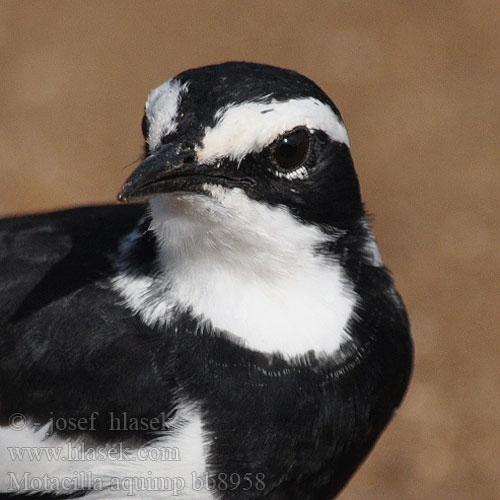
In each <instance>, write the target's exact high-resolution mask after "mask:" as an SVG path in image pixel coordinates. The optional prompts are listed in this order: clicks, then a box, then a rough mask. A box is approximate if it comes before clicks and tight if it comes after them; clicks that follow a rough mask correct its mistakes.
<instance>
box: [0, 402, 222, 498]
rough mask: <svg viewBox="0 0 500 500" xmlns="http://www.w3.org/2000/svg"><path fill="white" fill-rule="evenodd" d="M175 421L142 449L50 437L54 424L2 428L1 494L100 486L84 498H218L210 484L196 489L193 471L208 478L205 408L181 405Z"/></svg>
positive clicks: (54, 491) (0, 431)
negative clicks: (168, 431) (213, 493)
mask: <svg viewBox="0 0 500 500" xmlns="http://www.w3.org/2000/svg"><path fill="white" fill-rule="evenodd" d="M171 424H172V425H171V429H172V432H171V434H169V435H161V434H159V435H158V437H157V438H156V439H155V440H153V441H151V442H150V443H148V444H147V445H146V446H144V447H142V448H137V447H132V446H129V445H128V444H127V443H126V442H124V443H121V444H120V443H108V444H106V445H104V446H98V445H96V444H95V443H94V442H85V441H84V440H83V439H77V440H74V439H73V440H71V439H62V438H61V437H59V436H57V435H55V434H52V435H50V436H47V431H48V428H49V425H50V424H48V425H47V426H45V427H43V428H28V427H26V428H24V429H23V430H14V429H11V428H8V427H2V428H1V429H0V471H1V472H0V492H5V493H6V492H9V493H15V492H16V491H15V490H18V491H17V492H31V493H34V492H35V491H38V492H52V493H71V492H75V491H78V490H79V489H83V488H92V487H95V488H96V490H94V491H92V490H90V491H89V492H88V493H86V494H85V495H84V496H83V497H82V498H83V499H85V500H91V499H92V500H93V499H104V498H109V499H123V498H141V499H145V500H148V499H151V500H152V499H157V498H181V499H182V500H214V496H213V495H212V494H211V491H210V490H209V489H208V488H201V489H199V490H195V489H193V486H194V483H193V474H195V475H196V476H197V477H203V474H204V473H205V471H206V466H207V462H206V457H207V451H208V443H209V436H208V435H207V434H206V431H204V429H203V424H202V419H201V415H200V412H199V411H198V410H197V409H196V408H194V407H193V406H190V405H186V406H184V407H181V408H180V415H179V417H175V422H172V423H171ZM169 426H170V422H169ZM166 478H169V479H170V481H166V480H165V479H166ZM103 488H106V489H103ZM175 489H177V490H178V491H175Z"/></svg>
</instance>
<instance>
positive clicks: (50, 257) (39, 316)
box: [0, 62, 413, 500]
mask: <svg viewBox="0 0 500 500" xmlns="http://www.w3.org/2000/svg"><path fill="white" fill-rule="evenodd" d="M142 132H143V135H144V155H143V158H142V161H141V163H140V164H139V166H137V168H136V169H135V170H134V171H133V172H132V173H131V175H130V176H129V178H128V179H127V180H126V181H125V183H124V185H123V187H122V188H121V191H120V192H119V195H118V200H119V201H120V202H121V203H119V204H115V205H103V206H88V207H80V208H73V209H67V210H62V211H57V212H51V213H43V214H35V215H24V216H17V217H7V218H2V219H0V276H1V279H0V380H1V383H0V498H9V497H10V496H12V495H14V494H15V495H16V498H23V497H24V498H28V496H29V498H32V495H33V494H44V495H45V496H47V497H48V498H50V497H54V498H55V497H56V496H57V498H73V497H75V496H77V497H81V498H84V499H86V500H88V499H90V500H91V499H96V498H99V499H100V498H103V499H112V498H130V497H131V496H133V497H137V498H142V499H155V498H169V497H174V496H178V497H179V498H182V499H199V500H214V499H222V500H236V499H237V500H251V499H269V500H285V499H286V500H290V499H300V500H329V499H331V498H333V497H334V496H336V495H337V494H338V493H339V492H340V491H341V490H342V488H343V487H344V486H345V485H346V483H347V482H348V480H349V479H350V478H351V476H352V475H353V474H354V472H355V471H356V470H357V468H358V467H359V465H360V464H361V463H362V462H363V460H364V459H365V457H366V456H367V455H368V454H369V453H370V451H371V450H372V448H373V446H374V444H375V442H376V441H377V439H378V437H379V436H380V434H381V432H382V431H383V430H384V429H385V428H386V426H387V424H388V423H389V421H390V420H391V418H392V417H393V415H394V413H395V412H396V410H397V409H398V408H399V406H400V404H401V402H402V400H403V397H404V395H405V393H406V390H407V387H408V384H409V380H410V377H411V372H412V365H413V344H412V338H411V332H410V325H409V319H408V315H407V312H406V309H405V306H404V304H403V301H402V299H401V297H400V295H399V294H398V292H397V291H396V289H395V285H394V281H393V278H392V276H391V274H390V272H389V271H388V269H387V267H386V266H385V264H384V262H383V261H382V258H381V256H380V253H379V250H378V246H377V242H376V239H375V237H374V234H373V232H372V230H371V226H370V224H371V219H370V217H369V216H368V214H367V212H366V210H365V207H364V204H363V201H362V197H361V191H360V186H359V182H358V177H357V174H356V171H355V169H354V163H353V160H352V156H351V153H350V143H349V138H348V135H347V131H346V127H345V125H344V122H343V119H342V117H341V115H340V112H339V110H338V109H337V107H336V106H335V104H334V103H333V102H332V100H331V99H330V98H329V97H328V96H327V94H326V93H325V92H324V91H323V90H321V88H320V87H319V86H318V85H316V84H315V83H314V82H313V81H312V80H310V79H309V78H307V77H305V76H303V75H301V74H299V73H297V72H295V71H292V70H288V69H283V68H279V67H275V66H270V65H265V64H258V63H248V62H227V63H221V64H215V65H210V66H204V67H200V68H195V69H189V70H187V71H184V72H182V73H180V74H179V75H177V76H175V77H173V78H171V79H170V80H168V81H167V82H165V83H163V84H162V85H160V86H159V87H157V88H156V89H154V90H152V91H151V92H150V94H149V96H148V99H147V101H146V104H145V111H144V117H143V120H142ZM45 496H44V497H45Z"/></svg>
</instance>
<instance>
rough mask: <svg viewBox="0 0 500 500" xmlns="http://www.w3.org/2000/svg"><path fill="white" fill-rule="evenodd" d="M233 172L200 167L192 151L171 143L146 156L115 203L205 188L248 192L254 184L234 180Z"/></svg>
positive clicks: (245, 180)
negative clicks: (236, 189)
mask: <svg viewBox="0 0 500 500" xmlns="http://www.w3.org/2000/svg"><path fill="white" fill-rule="evenodd" d="M232 170H234V169H230V170H229V171H228V169H224V168H223V167H216V168H215V167H214V166H212V165H200V164H198V163H197V162H196V154H195V152H194V150H193V149H192V148H191V147H187V146H185V145H183V144H178V143H172V144H166V145H165V146H162V147H161V148H160V149H159V150H158V151H156V152H155V153H153V154H152V155H151V156H148V157H147V158H146V159H145V160H144V161H143V162H142V163H141V164H140V165H139V166H138V167H137V168H136V169H135V170H134V171H133V172H132V175H131V176H130V177H129V178H128V179H127V180H126V181H125V184H124V185H123V187H122V189H121V191H120V193H119V194H118V201H123V202H126V201H131V200H140V199H143V198H146V197H147V196H149V195H152V194H156V193H173V192H204V190H203V185H204V184H207V183H208V184H218V185H221V186H225V187H239V188H244V189H247V190H248V189H251V188H253V187H254V186H255V180H254V179H252V178H250V177H242V176H235V175H234V172H233V171H232Z"/></svg>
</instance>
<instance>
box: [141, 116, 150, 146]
mask: <svg viewBox="0 0 500 500" xmlns="http://www.w3.org/2000/svg"><path fill="white" fill-rule="evenodd" d="M141 128H142V135H143V136H144V139H146V141H147V140H148V135H149V120H148V117H147V116H146V113H144V116H143V117H142V123H141Z"/></svg>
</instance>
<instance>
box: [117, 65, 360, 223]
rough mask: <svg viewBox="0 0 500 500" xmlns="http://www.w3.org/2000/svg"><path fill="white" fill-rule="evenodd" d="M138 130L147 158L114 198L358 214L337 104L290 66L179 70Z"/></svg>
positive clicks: (336, 218) (347, 219) (153, 98)
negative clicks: (142, 138)
mask: <svg viewBox="0 0 500 500" xmlns="http://www.w3.org/2000/svg"><path fill="white" fill-rule="evenodd" d="M142 130H143V133H144V138H145V141H146V145H145V149H146V158H145V160H144V161H143V162H142V163H141V164H140V165H139V167H138V168H137V169H136V170H135V171H134V172H133V173H132V175H131V176H130V177H129V178H128V180H127V181H126V182H125V184H124V186H123V188H122V190H121V192H120V194H119V200H120V201H129V200H137V199H143V198H146V199H149V201H150V202H151V204H152V206H153V210H154V206H155V204H156V205H161V206H165V204H167V205H169V207H170V210H172V206H173V205H175V204H177V206H178V209H179V210H181V211H182V210H184V211H185V210H186V206H187V204H191V205H192V204H193V203H195V204H196V203H198V204H199V205H200V204H201V205H200V206H202V207H203V208H202V211H205V212H212V213H213V212H214V211H215V212H217V206H221V207H226V209H228V210H230V211H231V213H232V215H233V216H234V217H238V216H239V215H240V214H239V213H238V211H239V209H240V208H241V210H243V211H246V213H248V212H249V211H251V210H252V207H257V206H266V207H269V208H279V209H281V210H285V211H286V212H287V213H288V214H290V215H291V216H292V217H293V218H294V219H295V220H297V221H300V222H302V223H306V224H312V225H319V226H331V227H333V228H339V229H342V228H346V227H349V225H350V224H352V223H353V222H354V221H357V220H359V218H360V217H361V216H362V215H363V205H362V202H361V197H360V192H359V185H358V180H357V176H356V173H355V171H354V167H353V162H352V159H351V155H350V152H349V140H348V137H347V132H346V129H345V126H344V124H343V122H342V118H341V116H340V113H339V111H338V110H337V108H336V107H335V105H334V104H333V103H332V101H331V100H330V99H329V98H328V96H327V95H326V94H325V93H324V92H323V91H322V90H321V89H320V88H319V87H318V86H317V85H316V84H314V83H313V82H312V81H311V80H309V79H308V78H306V77H304V76H302V75H300V74H298V73H295V72H293V71H289V70H285V69H280V68H276V67H273V66H266V65H261V64H250V63H239V62H232V63H225V64H219V65H214V66H207V67H202V68H198V69H192V70H188V71H185V72H183V73H181V74H179V75H178V76H177V77H175V78H173V79H171V80H169V81H167V82H166V83H164V84H163V85H161V86H159V87H158V88H156V89H155V90H153V91H152V92H151V94H150V95H149V97H148V100H147V102H146V106H145V113H144V118H143V122H142ZM203 199H205V201H206V200H208V199H210V200H211V201H210V203H209V204H208V205H207V204H206V203H205V202H203V201H202V200H203ZM196 200H197V201H196ZM256 203H258V204H259V205H256ZM179 204H180V205H179ZM210 207H212V209H210Z"/></svg>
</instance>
